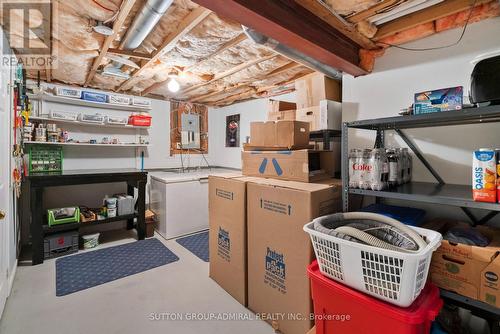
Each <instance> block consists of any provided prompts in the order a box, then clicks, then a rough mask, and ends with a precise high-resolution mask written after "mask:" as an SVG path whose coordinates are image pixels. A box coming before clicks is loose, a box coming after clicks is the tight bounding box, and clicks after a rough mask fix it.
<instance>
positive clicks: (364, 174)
mask: <svg viewBox="0 0 500 334" xmlns="http://www.w3.org/2000/svg"><path fill="white" fill-rule="evenodd" d="M371 154H372V150H371V149H369V148H367V149H364V150H363V155H362V159H361V163H360V165H359V166H358V170H359V172H360V180H361V182H360V188H361V189H365V190H367V189H370V188H371V178H372V175H371V174H372V169H373V166H372V165H371V164H370V161H371Z"/></svg>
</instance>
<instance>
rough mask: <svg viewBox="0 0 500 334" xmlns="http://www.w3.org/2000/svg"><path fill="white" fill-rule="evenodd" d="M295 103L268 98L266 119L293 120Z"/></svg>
mask: <svg viewBox="0 0 500 334" xmlns="http://www.w3.org/2000/svg"><path fill="white" fill-rule="evenodd" d="M296 109H297V104H296V103H293V102H286V101H278V100H269V105H268V110H267V120H268V121H294V120H295V110H296Z"/></svg>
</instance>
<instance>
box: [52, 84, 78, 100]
mask: <svg viewBox="0 0 500 334" xmlns="http://www.w3.org/2000/svg"><path fill="white" fill-rule="evenodd" d="M55 92H56V95H57V96H63V97H70V98H73V99H80V98H81V97H82V90H81V89H77V88H68V87H57V88H56V89H55Z"/></svg>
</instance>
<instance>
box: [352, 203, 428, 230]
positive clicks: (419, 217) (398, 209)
mask: <svg viewBox="0 0 500 334" xmlns="http://www.w3.org/2000/svg"><path fill="white" fill-rule="evenodd" d="M359 211H362V212H372V213H378V214H381V215H384V216H387V217H391V218H394V219H396V220H399V221H400V222H402V223H405V224H406V225H410V226H419V225H421V224H422V222H423V220H424V216H425V211H424V210H421V209H415V208H408V207H403V206H394V205H385V204H372V205H369V206H367V207H364V208H362V209H361V210H359Z"/></svg>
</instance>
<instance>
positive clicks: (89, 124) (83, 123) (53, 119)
mask: <svg viewBox="0 0 500 334" xmlns="http://www.w3.org/2000/svg"><path fill="white" fill-rule="evenodd" d="M29 119H30V120H34V121H41V122H52V123H65V124H75V125H80V126H90V127H103V128H119V129H145V130H147V129H149V128H150V127H149V126H135V125H116V124H101V123H88V122H81V121H71V120H65V119H55V118H48V117H36V116H32V117H30V118H29Z"/></svg>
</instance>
